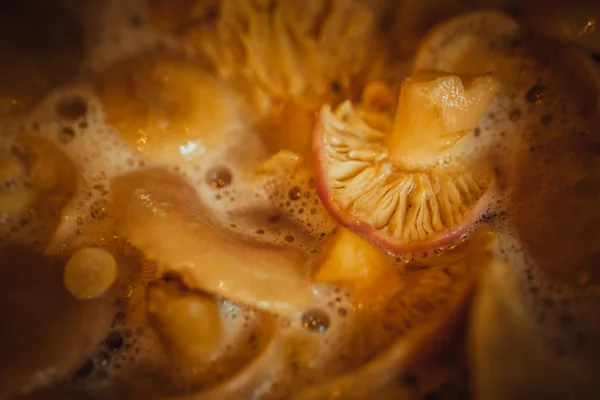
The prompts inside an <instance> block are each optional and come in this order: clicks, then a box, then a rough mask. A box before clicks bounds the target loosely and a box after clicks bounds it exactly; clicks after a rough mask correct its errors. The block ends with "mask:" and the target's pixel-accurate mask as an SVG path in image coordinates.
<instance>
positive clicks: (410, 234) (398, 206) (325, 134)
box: [313, 102, 493, 253]
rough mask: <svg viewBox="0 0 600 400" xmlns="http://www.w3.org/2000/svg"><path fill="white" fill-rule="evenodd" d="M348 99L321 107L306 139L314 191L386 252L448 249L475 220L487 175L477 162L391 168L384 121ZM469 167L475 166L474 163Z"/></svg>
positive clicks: (485, 194)
mask: <svg viewBox="0 0 600 400" xmlns="http://www.w3.org/2000/svg"><path fill="white" fill-rule="evenodd" d="M372 117H373V114H368V113H365V112H361V110H360V109H356V108H355V107H354V106H353V105H352V104H351V103H350V102H346V103H344V104H342V105H341V106H340V107H339V108H338V109H336V110H335V111H332V110H331V108H330V107H328V106H326V107H324V108H323V110H322V111H321V114H320V118H319V123H318V125H317V127H316V130H315V134H314V141H313V159H314V163H315V170H316V171H315V183H316V188H317V193H318V195H319V197H320V199H321V201H322V202H323V204H324V205H325V207H326V208H327V209H328V211H329V212H330V214H331V215H332V216H333V217H334V218H335V219H336V220H337V221H338V223H340V224H341V225H342V226H345V227H347V228H349V229H351V230H353V231H354V232H356V233H358V234H359V235H361V236H363V237H365V238H367V239H369V240H371V241H373V242H374V243H376V244H378V245H379V246H380V247H383V248H384V249H386V250H387V251H389V252H391V253H404V252H411V251H412V252H428V251H433V250H435V249H438V248H443V247H447V246H451V245H452V244H454V243H455V242H457V241H459V240H460V239H461V237H462V236H463V235H465V234H466V233H468V231H469V229H470V227H471V226H472V225H473V224H474V223H475V222H476V220H477V219H478V218H479V217H480V216H481V215H482V213H483V212H484V211H485V209H486V205H487V204H488V202H487V201H486V197H488V196H490V193H491V190H490V189H491V188H492V186H493V174H491V173H490V171H489V169H488V168H487V167H485V166H483V165H482V168H473V167H475V166H476V165H475V164H473V165H472V166H471V167H470V166H468V165H467V164H463V163H460V162H458V163H449V164H437V165H434V166H432V167H431V168H429V169H425V170H407V169H403V168H402V167H399V166H398V165H396V164H395V163H394V162H393V161H392V160H391V159H390V158H389V157H388V152H387V147H386V146H385V138H386V134H385V133H384V132H382V130H380V129H378V128H376V127H375V126H374V125H375V124H378V125H379V128H383V130H385V129H389V124H387V125H388V127H387V128H386V127H385V125H386V123H385V122H386V121H385V118H381V116H377V117H380V118H378V119H373V118H372ZM477 167H479V166H478V165H477Z"/></svg>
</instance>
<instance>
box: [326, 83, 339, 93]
mask: <svg viewBox="0 0 600 400" xmlns="http://www.w3.org/2000/svg"><path fill="white" fill-rule="evenodd" d="M329 87H330V88H331V91H332V92H333V93H336V94H338V93H340V92H341V91H342V84H341V83H340V82H339V81H331V83H330V84H329Z"/></svg>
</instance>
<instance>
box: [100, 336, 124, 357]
mask: <svg viewBox="0 0 600 400" xmlns="http://www.w3.org/2000/svg"><path fill="white" fill-rule="evenodd" d="M124 343H125V339H123V336H122V335H121V334H120V333H119V332H111V333H109V334H108V336H107V337H106V339H104V345H105V346H106V348H107V349H109V350H110V351H112V352H113V353H117V352H119V351H121V349H122V348H123V344H124Z"/></svg>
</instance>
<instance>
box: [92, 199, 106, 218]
mask: <svg viewBox="0 0 600 400" xmlns="http://www.w3.org/2000/svg"><path fill="white" fill-rule="evenodd" d="M107 207H108V202H107V201H106V200H104V199H100V200H96V201H95V202H93V203H92V205H91V206H90V216H91V217H92V219H95V220H97V221H102V220H103V219H105V218H106V212H107V211H106V208H107Z"/></svg>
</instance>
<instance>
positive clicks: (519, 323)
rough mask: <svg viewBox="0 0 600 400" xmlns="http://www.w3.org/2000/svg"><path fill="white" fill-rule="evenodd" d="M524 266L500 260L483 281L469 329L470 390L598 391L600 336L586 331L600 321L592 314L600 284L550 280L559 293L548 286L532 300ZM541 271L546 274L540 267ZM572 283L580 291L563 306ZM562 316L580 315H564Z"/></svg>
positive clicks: (591, 395)
mask: <svg viewBox="0 0 600 400" xmlns="http://www.w3.org/2000/svg"><path fill="white" fill-rule="evenodd" d="M523 267H524V266H522V265H515V264H511V263H510V262H508V261H506V260H501V261H497V262H495V263H494V264H493V265H492V267H491V268H489V269H488V270H487V271H486V273H485V274H484V277H483V279H482V281H481V283H480V284H479V288H478V290H477V293H478V294H477V296H476V299H475V301H474V309H473V314H472V318H471V326H470V335H469V354H470V358H471V362H472V365H473V368H472V373H473V392H472V394H473V395H474V396H475V398H484V399H490V400H496V399H498V400H499V399H508V398H512V399H517V398H561V399H563V398H577V399H595V398H598V396H600V385H599V384H598V380H597V376H598V374H599V373H600V368H599V364H598V355H599V354H600V341H599V340H598V336H597V334H591V335H588V334H587V332H586V331H585V329H590V328H592V327H594V326H596V327H597V326H598V325H597V323H595V322H594V321H592V318H590V314H591V313H594V312H595V311H596V308H597V304H598V300H599V296H598V290H597V289H596V290H589V289H591V288H582V287H577V288H576V287H569V286H563V285H561V284H560V283H557V282H552V285H553V286H554V288H555V292H554V293H552V291H548V290H546V288H543V289H542V290H543V291H544V292H546V293H544V295H543V297H541V298H537V299H535V297H534V300H536V301H534V302H533V303H532V302H531V299H528V298H530V297H531V294H529V293H527V292H528V291H529V290H528V288H527V287H526V286H525V285H524V283H525V282H524V278H525V277H524V276H523V275H522V274H520V273H519V271H522V269H523ZM535 274H536V275H537V276H538V277H542V278H543V274H541V273H540V271H537V272H536V273H535ZM538 274H539V275H538ZM545 283H546V284H547V283H549V282H548V281H547V280H546V281H545ZM548 287H549V286H548ZM559 288H560V289H559ZM573 290H575V291H577V292H578V293H580V294H581V295H582V296H580V297H578V298H577V300H575V301H574V302H573V303H571V304H568V305H559V303H561V302H559V298H560V297H562V296H564V298H566V299H570V297H569V295H562V294H561V296H559V295H558V293H559V292H560V291H562V292H566V293H572V291H573ZM534 296H535V295H534ZM563 303H564V302H563ZM554 304H556V307H554ZM582 306H583V307H582ZM561 308H566V309H570V310H569V311H567V310H561ZM564 313H567V314H564ZM561 314H562V316H561ZM564 315H568V318H569V319H570V321H573V320H574V321H575V322H565V321H567V320H566V317H564ZM569 325H575V326H573V327H571V326H569ZM583 327H586V328H583ZM573 328H575V329H573ZM582 328H583V330H581V329H582ZM592 329H594V330H595V329H597V328H592Z"/></svg>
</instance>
